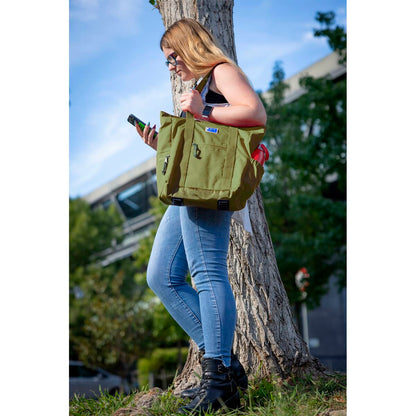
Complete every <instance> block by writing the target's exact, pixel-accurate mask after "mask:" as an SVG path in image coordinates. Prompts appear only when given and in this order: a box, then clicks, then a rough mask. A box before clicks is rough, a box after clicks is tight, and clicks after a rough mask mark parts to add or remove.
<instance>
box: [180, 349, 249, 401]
mask: <svg viewBox="0 0 416 416" xmlns="http://www.w3.org/2000/svg"><path fill="white" fill-rule="evenodd" d="M198 354H199V362H200V363H201V362H202V358H203V356H204V354H205V351H204V350H201V351H199V353H198ZM231 373H232V376H233V378H234V381H235V384H237V387H238V388H240V389H241V390H247V387H248V378H247V374H246V372H245V370H244V367H243V366H242V365H241V363H240V361H239V360H238V358H237V356H236V355H235V354H233V353H231ZM199 388H200V386H198V387H195V388H194V389H188V390H184V391H183V392H182V393H181V397H182V399H194V398H195V396H196V395H197V394H198V391H199Z"/></svg>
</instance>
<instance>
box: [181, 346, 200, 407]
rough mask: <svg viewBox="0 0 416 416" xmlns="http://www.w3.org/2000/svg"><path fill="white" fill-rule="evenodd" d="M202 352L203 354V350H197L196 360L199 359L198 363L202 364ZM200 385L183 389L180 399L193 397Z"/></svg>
mask: <svg viewBox="0 0 416 416" xmlns="http://www.w3.org/2000/svg"><path fill="white" fill-rule="evenodd" d="M204 354H205V350H199V351H198V361H199V364H201V365H202V359H203V358H204ZM200 387H201V384H200V385H199V386H198V387H195V388H194V389H187V390H184V391H183V392H182V393H181V397H182V399H194V398H195V397H196V395H197V394H198V391H199V388H200Z"/></svg>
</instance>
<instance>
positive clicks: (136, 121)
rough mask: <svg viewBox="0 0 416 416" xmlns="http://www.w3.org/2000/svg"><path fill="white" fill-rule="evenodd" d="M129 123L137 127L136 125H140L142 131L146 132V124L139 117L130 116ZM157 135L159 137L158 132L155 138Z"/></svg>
mask: <svg viewBox="0 0 416 416" xmlns="http://www.w3.org/2000/svg"><path fill="white" fill-rule="evenodd" d="M127 121H128V122H129V123H130V124H132V125H133V126H135V125H136V124H138V125H139V127H140V128H141V129H142V130H144V128H145V127H146V123H145V122H144V121H142V120H140V119H139V118H138V117H136V116H135V115H134V114H130V115H129V116H128V117H127ZM156 135H157V131H155V134H154V136H153V137H156Z"/></svg>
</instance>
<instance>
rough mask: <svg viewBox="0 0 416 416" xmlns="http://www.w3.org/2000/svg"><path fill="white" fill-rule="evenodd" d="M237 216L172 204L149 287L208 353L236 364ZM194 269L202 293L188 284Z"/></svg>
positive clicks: (156, 245) (154, 256)
mask: <svg viewBox="0 0 416 416" xmlns="http://www.w3.org/2000/svg"><path fill="white" fill-rule="evenodd" d="M231 216H232V212H229V211H215V210H209V209H204V208H196V207H184V206H182V207H179V206H173V205H170V206H169V207H168V209H167V210H166V212H165V215H164V216H163V218H162V221H161V223H160V226H159V228H158V231H157V234H156V237H155V241H154V244H153V248H152V253H151V255H150V259H149V265H148V269H147V283H148V285H149V287H150V288H151V289H152V291H153V292H154V293H155V294H156V295H157V296H158V297H159V299H160V300H161V301H162V303H163V304H164V306H165V307H166V309H167V310H168V312H169V313H170V315H171V316H172V317H173V318H174V319H175V321H176V322H177V323H178V324H179V325H180V326H181V327H182V328H183V330H184V331H185V332H186V333H187V334H188V335H189V336H190V337H191V338H192V339H193V340H194V341H195V343H196V345H197V346H198V348H199V349H205V355H204V357H205V358H217V359H220V360H222V361H223V363H224V365H225V366H226V367H229V366H230V362H231V348H232V343H233V337H234V331H235V325H236V316H237V313H236V305H235V299H234V294H233V292H232V290H231V286H230V282H229V280H228V270H227V252H228V244H229V237H230V221H231ZM188 270H189V272H190V274H191V276H192V279H193V281H194V284H195V286H196V289H194V288H193V287H192V286H191V285H190V284H189V283H188V282H187V281H186V276H187V274H188Z"/></svg>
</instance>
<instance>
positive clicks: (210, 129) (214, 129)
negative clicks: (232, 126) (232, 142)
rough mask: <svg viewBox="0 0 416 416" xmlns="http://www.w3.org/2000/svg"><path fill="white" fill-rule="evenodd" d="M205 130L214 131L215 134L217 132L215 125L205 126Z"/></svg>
mask: <svg viewBox="0 0 416 416" xmlns="http://www.w3.org/2000/svg"><path fill="white" fill-rule="evenodd" d="M205 131H206V132H207V133H215V134H217V133H218V129H217V128H215V127H205Z"/></svg>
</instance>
